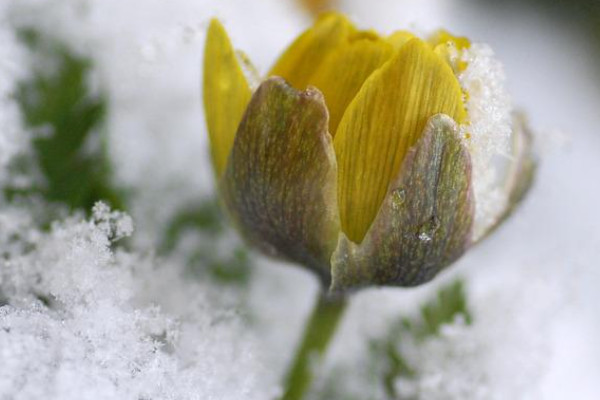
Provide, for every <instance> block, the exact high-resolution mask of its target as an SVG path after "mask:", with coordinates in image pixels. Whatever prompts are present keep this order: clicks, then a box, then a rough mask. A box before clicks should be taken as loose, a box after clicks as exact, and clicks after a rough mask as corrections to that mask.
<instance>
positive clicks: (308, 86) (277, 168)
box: [204, 13, 535, 292]
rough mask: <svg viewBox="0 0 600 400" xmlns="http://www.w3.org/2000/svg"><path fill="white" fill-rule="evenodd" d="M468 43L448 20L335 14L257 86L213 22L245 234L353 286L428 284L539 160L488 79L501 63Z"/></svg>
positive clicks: (228, 190) (231, 175) (213, 68)
mask: <svg viewBox="0 0 600 400" xmlns="http://www.w3.org/2000/svg"><path fill="white" fill-rule="evenodd" d="M470 47H471V43H470V42H469V41H468V40H467V39H465V38H457V37H454V36H452V35H450V34H448V33H447V32H444V31H441V32H438V33H437V34H436V35H434V36H433V37H432V38H430V39H429V40H428V41H423V40H421V39H419V38H416V37H415V36H413V35H412V34H411V33H408V32H405V31H398V32H395V33H393V34H392V35H390V36H388V37H385V38H383V37H380V36H378V35H377V34H375V33H373V32H371V31H359V30H357V29H356V28H355V27H354V26H353V25H352V24H351V23H350V22H349V21H348V20H346V18H344V17H343V16H341V15H338V14H333V13H331V14H326V15H324V16H322V17H321V18H320V19H319V20H318V21H317V22H316V23H315V25H314V26H313V27H312V28H310V29H309V30H307V31H306V32H305V33H304V34H302V35H301V36H300V37H299V38H298V39H297V40H296V41H295V42H294V43H293V44H292V45H291V46H290V47H289V48H288V50H286V51H285V52H284V54H283V55H282V56H281V58H280V59H279V60H278V61H277V62H276V63H275V65H274V67H273V68H272V70H271V71H270V73H269V74H268V75H269V76H268V77H267V78H265V80H264V81H263V82H262V83H260V85H259V86H258V87H257V88H256V89H255V90H252V89H251V88H250V85H249V84H248V80H247V79H246V77H245V75H244V69H243V68H242V65H241V64H240V62H239V61H238V55H237V54H236V52H234V51H233V48H232V46H231V43H230V41H229V39H228V37H227V35H226V33H225V31H224V29H223V27H222V26H221V25H220V23H219V22H218V21H216V20H213V21H212V23H211V26H210V28H209V31H208V37H207V44H206V50H205V68H204V103H205V109H206V119H207V125H208V131H209V135H210V142H211V154H212V158H213V165H214V167H215V173H216V176H217V179H218V181H219V187H220V191H221V194H222V197H223V200H224V204H225V206H226V209H227V210H228V213H229V215H230V216H231V217H232V220H233V221H234V223H235V224H236V226H237V227H238V229H239V230H240V232H241V233H242V234H243V236H244V237H245V238H246V239H247V241H248V242H250V243H251V244H253V245H254V246H256V247H257V248H259V249H262V250H263V251H264V252H266V253H267V254H270V255H275V256H279V257H281V258H285V259H288V260H291V261H294V262H297V263H300V264H302V265H304V266H305V267H307V268H310V269H311V270H313V271H314V272H316V273H317V274H318V276H319V277H320V278H321V281H322V282H323V283H324V285H326V286H327V287H329V288H330V290H332V291H335V292H344V291H347V290H349V289H354V288H358V287H363V286H368V285H396V286H414V285H419V284H422V283H424V282H427V281H429V280H431V279H432V278H433V277H434V276H435V275H436V274H437V273H438V272H439V271H440V270H442V269H443V268H444V267H446V266H448V265H450V264H451V263H452V262H453V261H455V260H456V259H457V258H459V257H460V256H461V255H462V254H463V253H464V252H465V251H466V249H468V248H469V246H471V245H472V244H473V243H475V242H477V241H478V240H480V239H481V238H482V237H484V236H486V235H487V233H489V232H490V231H491V230H492V229H494V228H495V227H496V226H497V225H498V224H499V222H500V221H501V220H503V219H504V217H505V216H506V215H508V213H510V212H511V211H512V210H513V209H514V205H515V204H516V203H517V202H518V201H520V200H521V198H522V197H523V196H524V194H525V193H526V191H527V189H528V187H529V184H530V183H531V179H530V178H531V177H532V176H533V170H534V165H535V164H534V163H533V161H532V156H531V151H530V147H531V146H530V144H531V140H530V136H528V135H527V134H526V130H524V129H522V128H520V125H514V126H512V122H511V121H510V119H511V117H510V107H509V103H508V102H506V101H504V100H505V97H503V92H502V90H500V89H497V87H498V86H499V85H498V82H496V81H494V82H493V87H492V88H491V89H490V90H488V89H489V88H487V87H486V86H485V85H486V82H485V77H486V76H487V75H486V73H488V75H489V74H491V75H494V74H496V75H499V74H500V72H499V71H500V70H498V68H496V67H494V66H495V65H496V64H494V63H493V62H488V63H487V64H486V63H485V62H483V61H486V60H487V61H490V57H489V54H488V56H486V57H488V58H483V59H482V58H481V57H480V58H477V57H474V56H472V54H471V57H469V54H470V53H469V51H470ZM483 53H485V51H484V52H483ZM485 54H487V53H485ZM482 60H483V61H482ZM481 65H483V66H484V67H481ZM490 65H491V67H490ZM482 68H484V72H485V73H483V74H482V73H481V70H482ZM494 68H495V69H494ZM478 71H479V73H478ZM490 71H491V72H490ZM492 79H497V78H496V77H494V76H492ZM490 93H491V95H490ZM499 115H500V117H498V116H499ZM506 115H508V119H507V118H506ZM502 116H504V118H502ZM507 120H508V122H507ZM510 137H512V138H513V141H515V143H516V145H513V146H512V147H513V148H512V151H513V156H512V157H506V156H505V154H506V153H508V152H510V151H511V148H510V142H509V141H508V140H504V139H508V138H510ZM507 143H508V144H507ZM498 155H504V158H502V157H501V158H502V159H501V160H500V162H498V160H492V159H493V158H494V156H498ZM492 161H493V162H495V163H497V164H500V165H501V167H499V168H494V167H492V164H491V163H492ZM494 169H498V170H499V171H500V172H501V174H499V175H501V176H500V179H499V178H498V176H495V178H496V179H490V174H489V171H491V170H494ZM498 182H500V183H498ZM503 182H504V183H505V184H504V185H503ZM497 199H501V200H500V201H498V200H497ZM480 206H481V207H482V208H481V209H479V207H480ZM479 210H482V211H483V212H480V213H479V214H478V211H479Z"/></svg>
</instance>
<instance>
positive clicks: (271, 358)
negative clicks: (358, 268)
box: [0, 0, 600, 400]
mask: <svg viewBox="0 0 600 400" xmlns="http://www.w3.org/2000/svg"><path fill="white" fill-rule="evenodd" d="M340 3H341V7H342V9H343V10H344V11H346V12H347V13H348V14H350V16H351V17H352V18H353V19H354V20H355V21H356V22H357V23H358V24H359V25H360V26H362V27H375V28H376V29H378V30H380V31H383V32H389V31H392V30H393V29H397V28H411V29H415V30H417V31H422V32H427V31H431V30H433V29H435V28H438V27H446V28H448V29H449V30H450V31H452V32H454V33H457V34H462V35H465V36H468V37H470V38H472V39H473V40H475V41H478V42H486V43H489V44H490V45H491V46H492V48H493V49H494V50H495V51H496V54H497V56H498V58H499V59H500V60H502V61H503V62H504V64H505V70H506V75H507V76H508V85H509V91H510V92H511V94H512V96H513V100H514V103H515V104H517V105H518V106H520V107H522V108H523V109H524V110H525V111H526V112H527V114H528V116H529V118H530V122H531V125H532V126H533V127H534V130H535V131H536V132H537V133H538V135H537V142H538V147H539V153H540V157H541V164H540V169H539V174H538V177H537V181H536V184H535V187H534V188H533V190H532V192H531V194H530V196H529V197H528V198H527V200H526V201H525V203H524V204H523V207H522V208H521V209H519V210H518V212H517V213H516V214H515V215H514V216H513V218H511V219H510V220H509V221H508V222H507V223H506V224H505V225H504V226H503V227H502V228H501V229H500V230H499V231H498V232H497V233H496V234H494V235H493V236H492V237H491V238H490V239H488V240H487V241H486V242H484V243H483V244H481V245H480V246H478V247H476V248H474V249H473V250H472V251H471V252H469V253H468V254H467V255H466V256H465V257H464V258H463V259H461V260H460V261H459V262H458V263H457V264H456V265H455V266H454V267H453V268H452V269H451V270H449V271H448V272H446V273H444V274H442V276H440V277H439V279H436V280H435V281H434V282H433V283H431V284H429V285H426V286H424V287H421V288H417V289H411V290H401V289H393V288H388V289H370V290H365V291H363V292H361V293H359V294H357V295H356V296H354V297H353V299H352V301H351V305H350V309H349V311H348V314H347V315H346V316H345V319H344V320H343V323H342V324H341V326H340V330H339V332H338V335H337V336H336V337H335V339H334V342H333V344H332V347H331V349H330V350H331V351H330V352H329V354H328V357H327V360H326V366H325V372H324V374H327V370H328V369H329V370H334V369H336V368H338V367H340V366H342V367H344V366H345V369H342V370H343V371H344V374H343V376H341V377H340V378H339V385H340V386H343V387H345V392H346V393H354V394H356V398H359V399H371V398H373V399H379V398H384V397H381V396H382V394H381V393H380V388H379V389H378V388H374V387H373V385H372V382H371V381H369V377H368V376H367V371H366V369H365V368H366V367H365V366H366V364H367V359H368V358H369V349H368V342H369V339H370V338H373V337H377V336H380V335H381V334H382V332H385V331H386V329H388V328H389V326H390V325H391V324H392V323H393V322H395V321H397V319H398V318H400V317H402V316H406V315H410V314H411V313H414V310H415V309H416V307H417V306H418V305H419V304H420V303H421V302H422V301H425V300H426V299H428V298H430V297H431V296H432V295H433V294H434V293H435V292H436V290H437V289H438V288H439V287H440V286H442V285H444V284H445V283H447V282H449V281H452V280H453V279H455V278H456V277H459V276H460V277H463V278H464V279H465V281H466V289H467V294H468V300H469V308H470V310H471V313H472V316H473V324H472V325H469V326H466V325H465V324H463V323H461V321H457V322H456V323H455V324H452V325H449V326H447V327H446V328H445V329H444V330H443V332H442V334H441V335H440V337H437V338H433V339H429V340H427V341H426V342H424V343H420V344H418V345H415V346H408V345H407V344H405V345H404V347H408V348H406V349H405V350H404V351H405V354H406V357H407V358H409V359H410V361H411V363H412V365H413V366H414V368H416V370H417V371H418V374H417V377H416V378H414V379H412V380H411V381H410V382H398V385H399V386H402V389H401V390H406V391H407V392H410V391H413V392H417V393H419V394H420V398H422V399H427V400H429V399H444V400H445V399H549V400H554V399H564V398H577V399H590V400H592V399H597V398H599V397H600V386H598V378H600V339H599V338H600V312H599V311H600V310H599V307H598V304H600V294H599V291H598V289H597V288H598V287H600V270H599V268H598V260H599V259H600V234H599V233H598V232H596V231H595V229H596V228H597V227H598V224H599V222H600V211H598V207H597V199H598V198H599V196H600V183H598V182H599V181H598V175H600V157H599V155H600V136H598V134H597V132H596V130H595V129H594V127H597V126H600V113H598V112H597V110H598V106H599V105H600V81H599V80H598V79H597V72H598V71H600V65H599V64H600V62H598V60H597V59H595V58H594V55H595V54H594V53H595V51H596V48H595V47H594V46H597V44H595V43H593V42H592V41H591V40H589V39H590V38H588V37H586V36H585V33H584V32H583V31H579V30H577V29H575V28H569V27H567V26H566V25H562V24H561V23H560V22H559V21H557V20H553V19H549V18H548V17H547V16H545V15H544V14H540V13H539V12H536V10H533V9H528V8H525V7H524V8H522V9H521V8H519V9H513V10H510V9H509V10H508V11H504V12H498V11H496V12H494V13H492V11H490V9H488V8H486V7H484V6H483V5H482V4H479V3H478V2H476V1H472V2H467V1H459V0H455V1H450V0H448V1H443V0H438V1H434V0H426V1H424V0H414V1H408V0H405V1H394V0H381V1H378V2H373V1H369V2H365V1H362V0H345V1H344V0H342V1H341V2H340ZM212 16H218V17H219V18H221V20H222V21H223V22H224V24H225V27H226V28H227V30H228V31H229V32H230V35H231V37H232V40H233V42H234V43H235V45H236V47H238V48H240V49H242V50H244V51H245V52H246V53H247V54H248V55H249V56H250V58H251V59H252V61H253V62H254V64H255V65H256V66H257V68H258V69H259V71H261V72H265V71H266V70H267V69H268V67H269V65H270V63H271V62H272V60H273V59H274V58H275V57H276V56H277V55H278V54H279V52H280V51H281V50H282V49H283V48H284V46H285V45H286V44H288V43H289V42H290V41H291V40H292V39H293V38H294V37H295V35H296V34H297V33H298V32H300V31H301V30H302V29H303V28H304V27H305V26H307V25H308V24H309V23H310V19H309V17H308V16H307V15H304V14H302V13H301V12H300V11H299V9H297V8H296V5H295V4H293V3H292V2H291V1H289V2H287V1H282V0H257V1H248V0H227V1H224V0H200V1H187V0H171V1H164V0H128V1H123V0H97V1H82V0H44V1H42V0H13V1H8V0H7V1H5V2H3V3H2V4H1V5H0V55H1V57H0V167H2V168H3V167H4V166H5V165H6V164H7V163H8V162H9V161H10V159H11V158H12V157H13V156H14V154H15V153H16V152H18V151H20V149H22V148H23V147H24V146H26V145H27V141H26V140H23V138H24V137H25V138H27V137H28V133H27V132H26V131H25V130H24V128H23V127H22V126H21V124H20V122H19V118H20V117H19V114H18V113H19V110H18V109H17V108H16V105H15V103H14V101H13V97H12V95H11V93H12V91H13V90H14V87H15V86H14V85H15V82H16V79H17V78H19V77H22V76H25V75H27V71H26V70H25V68H24V67H23V66H24V65H26V64H25V62H26V59H27V56H26V54H24V49H23V48H22V47H21V45H20V44H19V43H18V42H17V41H16V39H15V37H14V35H13V32H12V28H11V25H12V24H13V23H14V22H15V21H18V22H19V23H20V24H27V25H30V26H31V25H33V26H36V27H37V28H38V29H40V30H42V31H43V32H46V33H47V34H48V35H54V36H55V37H57V38H59V39H60V40H62V41H64V42H66V43H67V44H69V45H70V46H71V47H72V48H73V49H75V50H76V51H77V52H80V53H81V54H83V55H86V56H88V57H90V58H91V59H92V60H93V61H94V65H95V69H94V74H95V76H94V78H95V79H94V82H95V84H96V85H98V86H99V87H101V88H102V90H104V91H106V93H107V94H108V99H109V114H108V116H109V120H108V124H107V127H106V130H107V132H108V134H109V138H110V150H111V155H112V158H113V162H114V164H115V172H116V174H117V179H118V180H119V182H120V183H121V184H123V185H125V186H129V187H134V188H135V189H136V192H135V193H136V194H135V196H134V197H133V202H132V209H131V210H130V212H131V216H132V218H133V225H134V227H135V229H134V230H133V231H132V229H131V227H130V226H129V223H130V220H129V219H128V218H127V217H125V216H123V215H114V214H110V213H109V212H108V211H107V210H106V209H103V208H102V207H98V208H97V209H96V210H95V211H96V212H95V214H94V215H93V216H92V217H91V219H90V220H89V221H88V220H85V218H84V217H82V216H73V217H69V218H65V219H63V220H60V221H57V222H56V224H55V225H54V226H53V227H52V229H51V230H50V231H49V232H48V231H44V230H41V229H40V228H38V227H37V225H36V221H35V216H34V215H35V210H36V208H37V207H39V205H36V204H29V205H14V204H12V205H9V204H5V202H3V203H2V207H1V208H0V250H1V251H2V259H1V260H0V293H1V294H2V295H3V296H4V297H5V299H2V298H0V301H2V302H3V303H6V304H7V305H4V306H2V307H1V308H0V365H1V367H0V399H2V400H4V399H41V398H44V399H115V398H118V399H260V400H262V399H269V398H273V396H276V395H277V393H278V392H279V390H280V387H279V382H280V380H281V376H282V374H283V372H284V371H285V367H286V365H287V363H288V362H289V360H290V358H291V357H292V354H293V349H294V346H295V344H296V342H297V340H298V338H299V335H300V331H301V328H302V325H303V322H304V320H305V318H306V316H307V315H308V313H309V312H310V309H311V307H312V304H313V302H314V299H315V295H316V292H317V284H316V282H315V280H314V279H313V278H312V276H310V275H309V274H308V273H305V272H304V271H301V270H300V269H297V268H294V267H290V266H282V265H279V264H280V263H278V262H275V261H272V260H266V259H264V258H261V257H256V260H255V262H254V263H253V273H252V274H251V277H250V282H249V283H248V286H247V287H245V288H244V289H243V290H241V289H239V288H231V287H229V288H223V287H222V286H218V285H217V284H215V283H214V282H212V281H210V280H206V279H190V277H189V274H187V273H186V266H185V262H184V260H183V258H182V257H179V256H178V255H177V254H176V253H175V254H171V255H168V256H164V257H163V256H157V255H156V251H155V247H156V245H157V243H158V241H159V239H160V235H161V233H162V229H163V227H164V225H165V223H166V221H168V220H169V219H170V218H171V217H172V216H173V214H174V213H175V212H176V211H177V210H178V209H179V208H181V207H182V206H185V205H188V204H190V203H194V202H199V201H201V200H202V199H206V198H208V197H210V196H211V195H212V194H213V190H214V189H213V182H212V173H211V169H210V165H209V163H208V157H207V153H206V152H207V150H206V140H207V134H206V129H205V126H204V120H203V118H204V117H203V110H202V106H201V100H200V99H201V95H200V94H201V90H200V87H201V82H200V76H201V69H200V66H201V60H202V48H203V41H204V36H205V30H206V27H207V22H208V20H209V18H210V17H212ZM0 179H1V180H5V179H6V171H5V170H4V169H3V170H2V171H1V172H0ZM32 210H33V211H32ZM117 228H118V230H119V232H120V233H121V234H123V235H129V236H130V239H129V240H130V242H131V245H130V246H129V247H127V248H128V250H124V249H122V248H120V249H117V250H115V248H114V246H112V243H111V238H112V237H113V236H114V233H115V229H117ZM204 239H205V238H204ZM195 240H203V237H202V236H194V235H191V236H190V237H189V238H187V245H188V247H189V246H192V247H193V246H197V244H196V243H197V242H195ZM211 240H213V239H211ZM232 242H235V239H231V238H229V237H225V238H222V239H221V240H220V241H217V244H218V246H220V247H223V248H221V249H218V250H219V251H223V252H225V253H226V252H227V251H229V248H228V246H230V245H232V244H231V243H232ZM211 243H212V242H211ZM183 247H185V246H183ZM184 250H185V249H183V250H182V251H184ZM40 299H46V300H45V301H40ZM48 302H49V303H50V304H46V303H48Z"/></svg>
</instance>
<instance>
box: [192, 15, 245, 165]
mask: <svg viewBox="0 0 600 400" xmlns="http://www.w3.org/2000/svg"><path fill="white" fill-rule="evenodd" d="M251 94H252V93H251V91H250V87H249V86H248V82H247V81H246V78H245V77H244V72H243V70H242V68H241V67H240V65H239V63H238V60H237V57H236V54H235V51H234V49H233V47H232V45H231V42H230V40H229V37H228V36H227V33H226V32H225V29H224V28H223V25H221V23H220V22H219V21H218V20H216V19H213V20H211V22H210V27H209V28H208V34H207V37H206V47H205V49H204V110H205V112H206V124H207V126H208V134H209V136H210V149H211V155H212V159H213V166H214V168H215V172H216V174H217V176H220V175H221V174H222V172H223V171H224V170H225V165H226V164H227V158H228V157H229V152H230V151H231V147H232V145H233V139H234V138H235V132H236V131H237V128H238V125H239V123H240V121H241V119H242V116H243V114H244V111H245V109H246V106H247V105H248V102H249V101H250V96H251Z"/></svg>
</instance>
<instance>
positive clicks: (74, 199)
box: [5, 30, 125, 212]
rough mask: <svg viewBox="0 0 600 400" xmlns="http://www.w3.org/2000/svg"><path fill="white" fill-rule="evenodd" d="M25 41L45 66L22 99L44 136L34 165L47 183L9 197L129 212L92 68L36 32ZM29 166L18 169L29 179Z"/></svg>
mask: <svg viewBox="0 0 600 400" xmlns="http://www.w3.org/2000/svg"><path fill="white" fill-rule="evenodd" d="M20 37H21V38H22V40H23V42H24V43H25V44H26V45H27V46H28V47H29V49H30V50H31V52H32V55H33V56H34V57H35V58H37V59H40V60H42V61H44V62H42V63H41V64H40V65H36V66H34V67H33V71H32V74H31V76H30V77H29V79H27V80H26V81H24V82H21V83H20V85H19V88H18V92H17V94H16V97H17V100H18V103H19V105H20V107H21V110H22V112H23V115H24V118H25V123H26V125H27V126H28V127H29V128H30V129H32V131H34V132H38V133H39V134H38V135H37V136H36V137H35V138H34V139H33V142H32V144H33V152H34V154H33V158H34V160H33V161H34V162H35V164H36V169H37V170H38V171H39V172H40V173H41V175H42V178H43V179H42V181H41V182H36V183H34V184H32V185H31V186H30V187H26V188H23V187H19V188H16V187H9V188H6V190H5V192H6V194H7V196H8V197H9V198H11V197H13V196H14V195H28V194H40V195H42V196H43V197H44V198H45V199H46V200H48V201H50V202H58V203H61V204H64V205H66V206H67V207H68V208H69V209H71V210H75V209H82V210H85V211H87V212H89V210H91V208H92V206H93V205H94V203H95V202H96V201H98V200H103V201H105V202H107V203H108V204H110V205H111V207H113V208H117V209H124V207H125V195H124V193H123V191H122V190H120V189H118V188H116V186H115V185H114V183H113V182H112V173H111V165H110V160H109V157H108V154H107V148H106V138H105V136H104V134H103V129H102V128H103V124H104V121H105V116H106V100H105V99H104V97H103V96H102V95H101V94H98V93H94V92H93V91H92V90H91V88H90V86H89V84H88V77H89V73H90V68H91V64H90V62H89V61H88V60H86V59H85V58H83V57H80V56H77V55H75V54H73V53H72V52H71V51H69V50H68V49H67V48H66V47H65V46H63V45H61V44H58V43H55V42H51V41H48V40H46V39H44V38H43V37H42V35H40V34H38V33H37V32H35V31H33V30H27V31H22V32H20ZM48 66H52V68H48ZM29 162H30V160H28V159H24V158H21V160H18V161H17V162H16V163H15V164H14V166H13V167H14V168H16V169H18V170H20V171H19V172H20V173H21V174H24V173H26V172H25V171H24V170H25V169H27V168H29V169H31V165H28V164H29Z"/></svg>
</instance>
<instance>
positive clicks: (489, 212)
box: [459, 43, 513, 240]
mask: <svg viewBox="0 0 600 400" xmlns="http://www.w3.org/2000/svg"><path fill="white" fill-rule="evenodd" d="M461 59H462V61H464V62H466V63H467V68H466V69H465V71H463V72H461V73H460V74H459V80H460V83H461V87H462V88H463V90H465V91H466V93H468V98H467V102H466V106H467V112H468V113H469V124H468V125H467V126H461V131H462V132H463V134H464V135H465V136H466V137H468V140H467V143H468V146H469V153H470V154H471V160H472V162H473V192H474V196H475V220H474V222H473V239H474V240H478V239H479V238H481V237H482V236H483V235H484V234H485V232H486V231H487V230H488V229H489V228H490V227H491V226H492V225H494V223H496V222H497V220H498V218H499V217H500V215H501V214H502V212H503V211H504V209H505V208H506V207H507V206H508V193H505V191H503V190H502V168H501V167H502V165H503V164H506V163H507V162H510V159H509V158H510V154H511V151H510V143H511V140H510V139H511V135H512V133H513V132H512V124H513V105H512V102H511V99H510V96H509V95H508V93H507V92H506V87H505V86H506V84H505V81H506V78H505V76H504V70H503V66H502V64H501V63H500V61H499V60H497V59H496V57H495V56H494V52H493V50H492V49H491V48H490V46H488V45H486V44H481V43H473V44H472V46H471V47H470V48H469V49H465V50H464V51H463V52H462V54H461Z"/></svg>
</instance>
